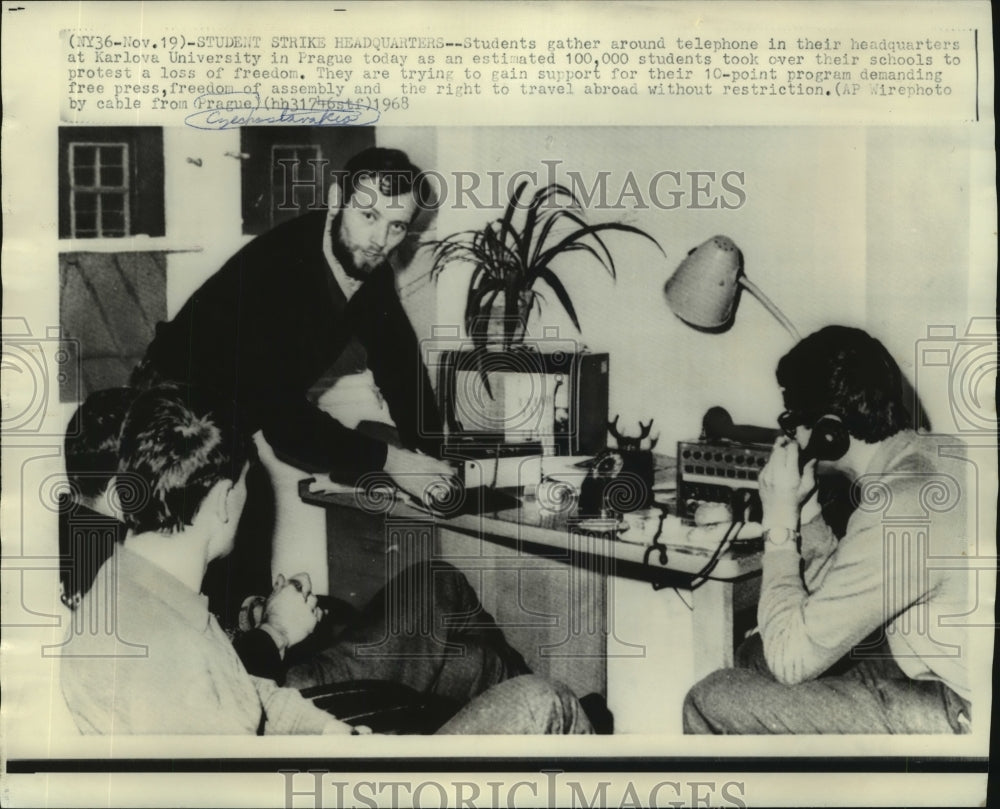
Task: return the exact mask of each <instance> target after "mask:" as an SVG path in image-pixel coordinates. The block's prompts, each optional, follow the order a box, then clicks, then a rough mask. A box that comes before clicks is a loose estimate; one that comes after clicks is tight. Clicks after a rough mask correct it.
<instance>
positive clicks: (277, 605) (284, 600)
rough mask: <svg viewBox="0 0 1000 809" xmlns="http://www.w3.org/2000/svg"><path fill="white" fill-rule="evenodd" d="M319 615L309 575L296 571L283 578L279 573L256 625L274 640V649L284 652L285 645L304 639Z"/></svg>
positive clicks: (320, 613)
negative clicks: (258, 624) (259, 623)
mask: <svg viewBox="0 0 1000 809" xmlns="http://www.w3.org/2000/svg"><path fill="white" fill-rule="evenodd" d="M322 617H323V612H322V610H320V608H319V607H317V606H316V596H315V595H313V593H312V581H311V580H310V578H309V574H308V573H296V574H295V575H294V576H292V577H291V578H290V579H288V580H287V581H286V580H285V577H284V576H282V575H280V574H279V575H278V579H277V581H275V583H274V590H272V591H271V595H269V596H268V597H267V603H266V604H265V605H264V619H263V621H262V623H261V626H260V628H261V629H263V630H264V631H265V632H267V634H269V635H270V636H271V637H272V638H273V639H274V642H275V644H276V645H277V647H278V651H279V652H280V653H281V654H284V652H285V649H287V648H288V647H289V646H294V645H295V644H296V643H299V642H300V641H303V640H305V638H306V637H307V636H308V635H309V633H310V632H312V631H313V630H314V629H315V628H316V624H317V622H318V621H319V619H320V618H322Z"/></svg>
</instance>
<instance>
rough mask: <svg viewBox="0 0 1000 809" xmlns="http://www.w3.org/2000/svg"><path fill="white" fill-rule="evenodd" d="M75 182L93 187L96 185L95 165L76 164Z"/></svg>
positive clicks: (75, 183) (74, 170) (74, 171)
mask: <svg viewBox="0 0 1000 809" xmlns="http://www.w3.org/2000/svg"><path fill="white" fill-rule="evenodd" d="M73 184H74V185H78V186H79V185H82V186H87V187H92V186H93V185H94V167H93V166H76V167H74V169H73Z"/></svg>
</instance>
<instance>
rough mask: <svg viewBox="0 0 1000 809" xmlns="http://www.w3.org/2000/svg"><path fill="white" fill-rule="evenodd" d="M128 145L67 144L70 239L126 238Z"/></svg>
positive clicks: (127, 220)
mask: <svg viewBox="0 0 1000 809" xmlns="http://www.w3.org/2000/svg"><path fill="white" fill-rule="evenodd" d="M128 165H129V163H128V144H127V143H104V144H102V143H85V142H84V143H70V145H69V183H70V188H69V235H70V237H71V238H73V239H86V238H94V237H107V236H128V235H130V233H131V231H130V229H129V225H130V222H129V187H128V175H129V171H128Z"/></svg>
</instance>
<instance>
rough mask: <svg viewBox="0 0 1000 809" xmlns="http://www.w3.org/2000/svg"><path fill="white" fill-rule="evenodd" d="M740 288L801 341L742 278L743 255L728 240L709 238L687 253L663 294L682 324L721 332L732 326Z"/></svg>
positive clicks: (775, 309) (724, 238)
mask: <svg viewBox="0 0 1000 809" xmlns="http://www.w3.org/2000/svg"><path fill="white" fill-rule="evenodd" d="M740 287H743V288H744V289H746V290H747V291H748V292H749V293H750V294H751V295H753V296H754V297H755V298H756V299H757V300H759V301H760V302H761V304H763V306H764V308H765V309H767V311H768V312H770V313H771V314H772V315H774V317H775V319H777V321H778V322H779V323H780V324H781V325H782V326H784V327H785V329H786V330H787V331H788V333H789V334H791V335H792V337H793V338H794V340H795V341H796V342H798V341H799V340H801V339H802V338H801V337H800V335H799V333H798V331H797V330H796V328H795V326H793V325H792V322H791V321H790V320H789V319H788V318H787V317H785V315H784V313H783V312H782V311H781V310H780V309H779V308H778V307H777V306H775V305H774V303H773V302H772V301H771V299H770V298H768V297H767V295H765V294H764V293H763V292H761V291H760V289H759V288H758V287H757V286H756V285H755V284H754V283H753V282H751V281H750V279H749V278H747V277H746V275H744V274H743V253H742V252H741V251H740V249H739V248H738V247H737V246H736V244H735V243H734V242H733V240H732V239H730V238H729V237H728V236H713V237H712V238H711V239H709V240H708V241H706V242H705V243H704V244H702V245H699V246H698V247H695V248H694V249H693V250H691V252H689V253H688V254H687V257H686V258H685V259H684V260H683V261H682V262H681V263H680V265H678V267H677V269H676V270H675V271H674V274H673V275H672V276H670V278H669V279H668V281H667V283H666V286H664V288H663V294H664V295H665V296H666V298H667V304H668V305H669V306H670V309H671V310H672V311H673V313H674V314H675V315H677V317H679V318H680V319H681V320H683V321H684V322H685V323H687V324H689V325H691V326H695V327H696V328H699V329H705V330H708V331H725V330H726V329H728V328H729V327H730V326H731V325H732V321H733V319H734V316H735V310H736V306H737V304H738V294H739V288H740Z"/></svg>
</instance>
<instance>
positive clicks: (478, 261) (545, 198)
mask: <svg viewBox="0 0 1000 809" xmlns="http://www.w3.org/2000/svg"><path fill="white" fill-rule="evenodd" d="M527 185H528V184H527V183H526V182H524V183H521V184H520V185H519V186H517V189H516V190H515V191H514V194H513V195H512V196H511V198H510V200H509V201H508V203H507V207H506V210H505V211H504V214H503V216H502V217H501V218H499V219H495V220H493V221H492V222H490V223H489V224H487V225H486V226H485V227H484V228H482V229H480V230H465V231H460V232H459V233H454V234H452V235H451V236H448V237H446V238H444V239H439V240H435V241H432V242H429V245H430V246H431V247H432V248H433V253H432V265H431V276H432V277H433V278H438V277H439V276H440V274H441V272H442V271H443V270H444V269H445V267H447V266H448V265H449V264H451V263H452V262H456V261H459V262H468V263H471V264H472V265H473V272H472V277H471V279H470V281H469V290H468V293H467V295H466V301H465V327H466V331H467V332H468V334H469V338H470V339H471V341H472V345H473V349H474V350H476V351H478V352H482V351H484V350H486V348H487V347H499V348H502V349H503V350H505V351H506V350H510V349H511V348H512V347H515V346H517V345H519V344H520V343H521V341H522V340H523V338H524V335H525V332H526V329H527V324H528V317H529V315H530V314H531V311H532V309H533V308H534V307H535V306H540V303H539V301H541V300H543V297H542V295H541V293H540V292H539V291H538V290H537V289H536V288H535V285H536V284H537V283H538V282H539V281H544V282H545V283H546V284H548V286H549V287H550V288H551V289H552V291H553V292H554V293H555V295H556V297H557V298H558V299H559V302H560V303H561V304H562V306H563V308H564V309H565V310H566V314H567V315H569V318H570V320H571V321H572V322H573V325H574V326H575V327H576V329H577V331H580V321H579V319H578V318H577V314H576V309H575V307H574V306H573V301H572V300H571V299H570V296H569V293H568V292H567V291H566V287H565V286H564V285H563V283H562V281H560V280H559V277H558V276H557V275H556V274H555V272H554V271H553V269H552V263H553V262H554V261H555V259H557V258H559V257H561V256H565V255H567V254H569V253H572V252H583V253H587V254H589V255H590V256H592V257H593V258H595V259H596V260H597V262H598V263H599V264H600V265H601V266H602V267H603V268H604V269H605V270H606V271H607V272H608V273H609V274H610V275H611V277H612V278H613V279H614V278H616V274H615V262H614V258H613V257H612V255H611V251H610V250H609V249H608V247H607V245H606V244H605V243H604V241H603V239H602V238H601V234H602V233H605V232H608V231H619V232H622V233H633V234H635V235H638V236H642V237H643V238H646V239H649V240H650V241H651V242H653V244H655V245H656V246H657V248H658V249H660V252H661V253H662V252H663V251H662V248H660V245H659V243H658V242H657V241H656V239H654V238H653V237H652V236H650V235H649V234H648V233H646V232H645V231H643V230H641V229H639V228H637V227H633V226H632V225H625V224H622V223H619V222H603V223H599V224H587V222H585V221H584V219H583V217H582V211H583V207H582V206H581V205H580V201H579V200H578V199H577V197H576V195H575V194H574V193H573V192H572V191H571V190H570V189H568V188H567V187H566V186H564V185H561V184H559V183H551V184H549V185H546V186H545V187H543V188H540V189H539V190H537V191H536V192H535V193H534V195H533V196H532V197H531V200H530V202H527V203H526V204H523V205H522V203H521V199H522V197H523V196H524V191H525V188H526V187H527ZM519 212H523V216H519V215H518V214H519ZM560 225H565V226H568V228H561V227H558V226H560ZM497 310H499V311H501V312H502V314H501V315H500V316H499V317H498V316H497Z"/></svg>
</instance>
